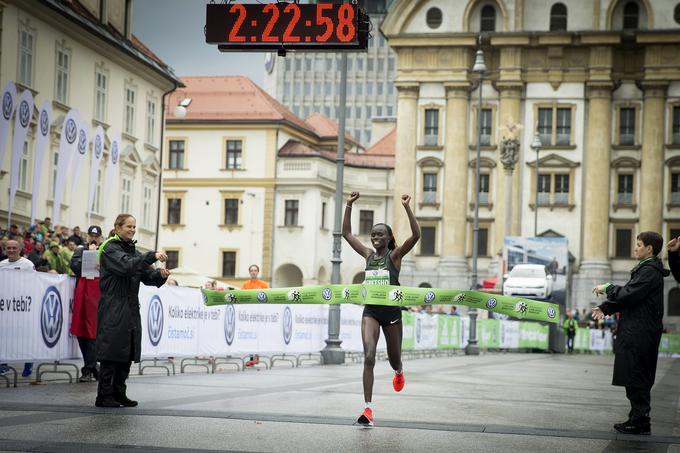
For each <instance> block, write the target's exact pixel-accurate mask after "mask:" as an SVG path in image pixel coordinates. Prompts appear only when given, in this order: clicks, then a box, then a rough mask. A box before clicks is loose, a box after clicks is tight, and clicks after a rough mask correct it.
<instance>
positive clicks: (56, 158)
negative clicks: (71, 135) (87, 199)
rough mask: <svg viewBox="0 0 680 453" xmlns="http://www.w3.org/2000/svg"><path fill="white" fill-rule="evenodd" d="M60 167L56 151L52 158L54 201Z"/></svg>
mask: <svg viewBox="0 0 680 453" xmlns="http://www.w3.org/2000/svg"><path fill="white" fill-rule="evenodd" d="M58 166H59V152H58V151H55V152H54V155H53V157H52V191H51V192H50V193H51V194H52V199H53V200H54V194H55V193H56V191H57V167H58ZM97 181H99V178H97ZM93 210H94V209H93ZM95 212H99V211H95Z"/></svg>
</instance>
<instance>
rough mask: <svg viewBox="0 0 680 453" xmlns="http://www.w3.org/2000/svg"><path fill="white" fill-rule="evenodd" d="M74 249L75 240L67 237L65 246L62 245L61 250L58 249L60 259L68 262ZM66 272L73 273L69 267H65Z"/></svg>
mask: <svg viewBox="0 0 680 453" xmlns="http://www.w3.org/2000/svg"><path fill="white" fill-rule="evenodd" d="M75 250H76V243H75V241H73V240H72V239H69V240H68V241H66V247H62V248H61V250H59V257H60V258H61V259H62V261H63V262H65V263H70V262H71V257H72V256H73V252H75ZM66 273H67V274H68V275H71V276H73V275H75V274H74V273H73V271H72V270H71V268H70V267H67V268H66Z"/></svg>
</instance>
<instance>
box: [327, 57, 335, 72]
mask: <svg viewBox="0 0 680 453" xmlns="http://www.w3.org/2000/svg"><path fill="white" fill-rule="evenodd" d="M332 70H333V59H332V58H326V71H332Z"/></svg>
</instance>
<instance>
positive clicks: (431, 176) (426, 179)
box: [423, 173, 437, 204]
mask: <svg viewBox="0 0 680 453" xmlns="http://www.w3.org/2000/svg"><path fill="white" fill-rule="evenodd" d="M436 202H437V174H436V173H423V203H425V204H434V203H436Z"/></svg>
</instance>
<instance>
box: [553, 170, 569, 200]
mask: <svg viewBox="0 0 680 453" xmlns="http://www.w3.org/2000/svg"><path fill="white" fill-rule="evenodd" d="M554 203H555V204H569V175H555V199H554Z"/></svg>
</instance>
